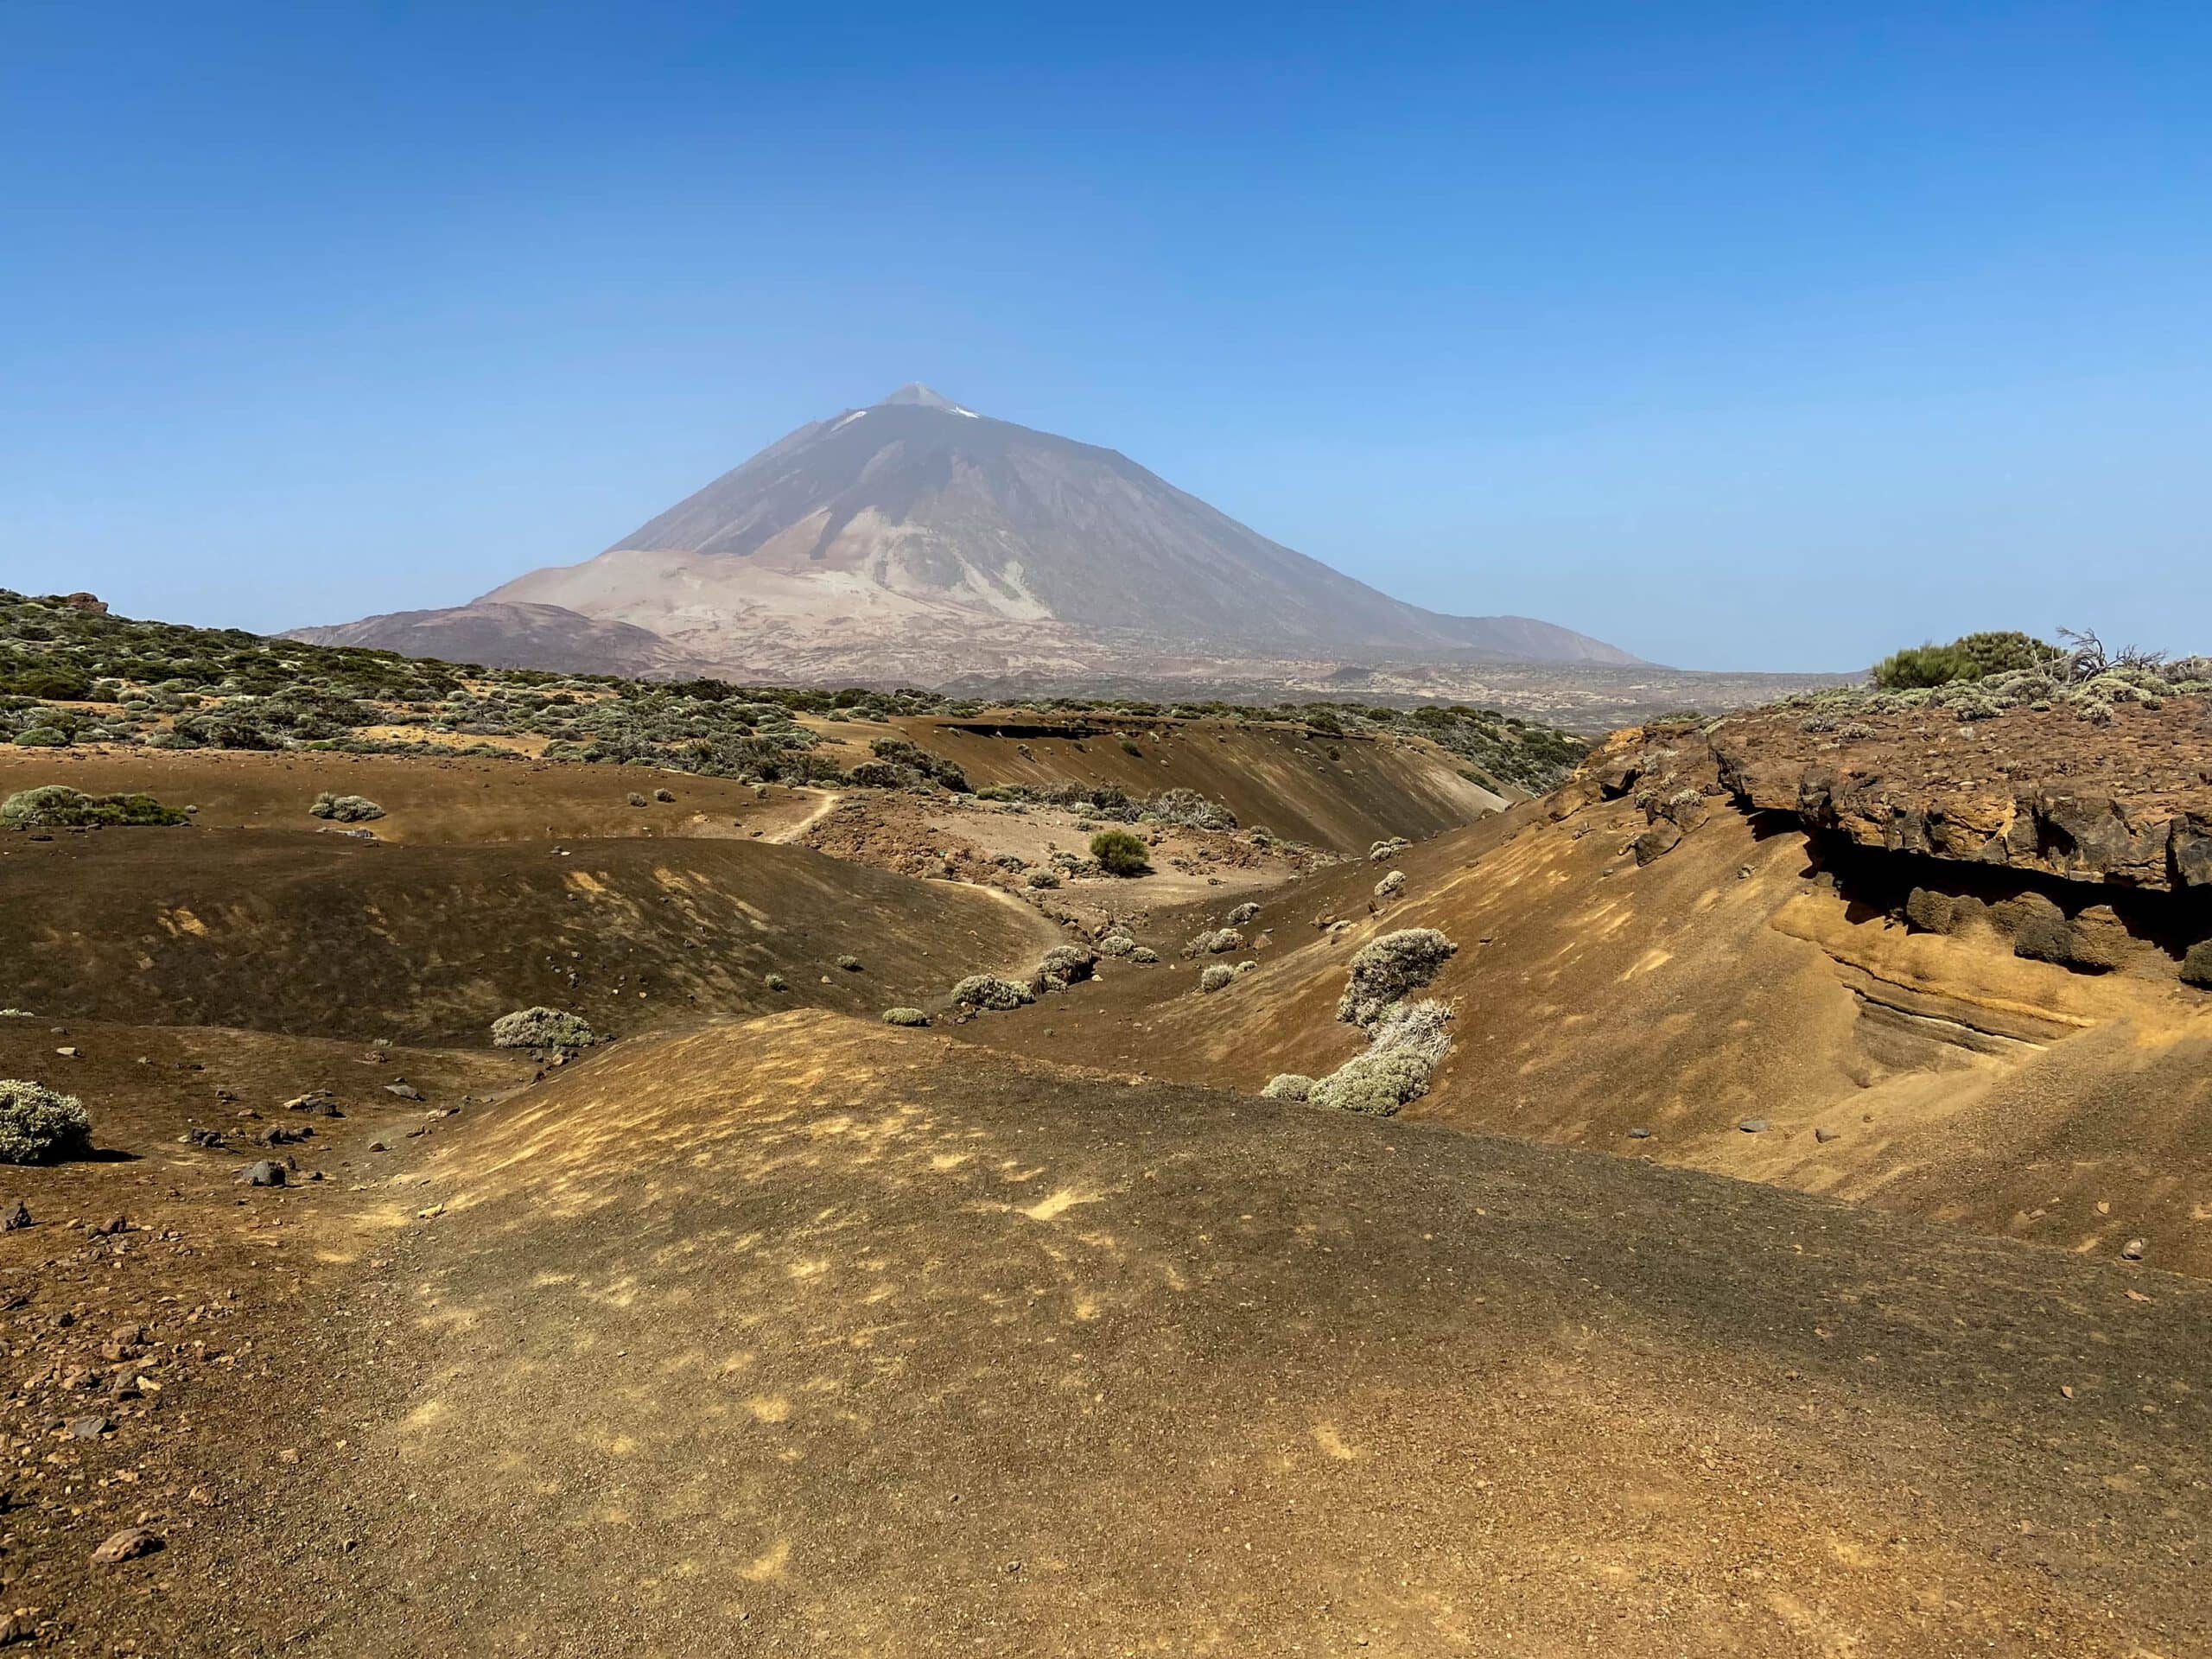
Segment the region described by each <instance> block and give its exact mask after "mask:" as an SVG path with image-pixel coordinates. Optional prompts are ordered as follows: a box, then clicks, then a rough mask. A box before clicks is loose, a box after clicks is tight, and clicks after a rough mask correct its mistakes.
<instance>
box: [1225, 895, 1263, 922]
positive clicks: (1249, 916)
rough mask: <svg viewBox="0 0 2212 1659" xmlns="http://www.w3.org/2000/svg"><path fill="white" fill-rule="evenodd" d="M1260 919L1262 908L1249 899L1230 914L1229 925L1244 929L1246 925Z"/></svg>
mask: <svg viewBox="0 0 2212 1659" xmlns="http://www.w3.org/2000/svg"><path fill="white" fill-rule="evenodd" d="M1259 919H1260V907H1259V906H1257V905H1255V904H1254V903H1252V902H1251V901H1250V900H1249V899H1247V900H1246V901H1245V902H1244V903H1243V904H1241V905H1239V906H1236V909H1234V910H1232V911H1230V912H1229V925H1230V926H1231V927H1243V926H1245V925H1248V924H1249V923H1252V922H1256V921H1258V920H1259Z"/></svg>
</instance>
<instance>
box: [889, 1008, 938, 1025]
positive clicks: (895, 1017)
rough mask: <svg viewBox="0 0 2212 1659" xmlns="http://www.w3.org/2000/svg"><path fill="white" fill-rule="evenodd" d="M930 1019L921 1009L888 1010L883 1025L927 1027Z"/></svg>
mask: <svg viewBox="0 0 2212 1659" xmlns="http://www.w3.org/2000/svg"><path fill="white" fill-rule="evenodd" d="M929 1022H930V1017H929V1015H927V1014H924V1013H923V1012H922V1011H921V1010H920V1009H919V1008H886V1009H885V1010H884V1011H883V1023H884V1024H885V1025H887V1026H926V1025H927V1024H929Z"/></svg>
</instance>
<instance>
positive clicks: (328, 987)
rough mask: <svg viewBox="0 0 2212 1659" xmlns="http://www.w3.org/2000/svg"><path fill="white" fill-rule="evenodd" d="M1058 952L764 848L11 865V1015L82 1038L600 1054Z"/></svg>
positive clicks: (997, 921) (176, 837) (864, 1003)
mask: <svg viewBox="0 0 2212 1659" xmlns="http://www.w3.org/2000/svg"><path fill="white" fill-rule="evenodd" d="M1058 937H1059V936H1058V932H1057V931H1056V930H1054V929H1052V927H1051V926H1050V925H1049V924H1047V923H1046V922H1045V921H1044V920H1043V919H1042V918H1039V917H1038V916H1037V915H1035V914H1034V913H1033V912H1031V911H1029V910H1027V908H1025V907H1023V906H1019V905H1014V904H1007V903H1003V902H1001V901H999V900H998V899H996V898H995V897H994V896H993V895H990V894H987V893H984V892H983V891H982V890H981V889H978V888H969V887H955V886H952V885H950V884H947V883H942V882H926V883H925V882H918V881H910V880H905V879H903V878H901V877H899V876H894V875H889V874H884V873H882V872H880V871H877V870H872V869H868V868H864V867H861V866H859V865H851V864H841V863H838V862H837V861H834V860H831V859H828V858H824V857H823V856H821V855H819V854H816V853H811V852H809V851H807V850H805V849H803V848H798V847H789V846H779V845H771V844H767V843H766V842H752V841H745V842H732V841H702V840H683V841H665V842H655V841H646V840H626V841H601V842H582V843H579V844H578V845H576V846H575V848H573V849H571V850H570V854H569V855H568V856H562V855H558V854H556V851H555V849H553V848H552V847H551V846H550V845H549V844H545V843H534V844H533V843H518V844H513V845H495V846H476V847H470V846H435V845H428V846H393V845H383V844H365V843H362V842H354V841H350V840H346V839H344V838H342V837H335V836H330V837H318V836H306V835H298V836H295V835H289V834H283V833H281V832H274V831H271V832H265V833H259V834H256V833H251V832H219V831H218V832H203V831H199V830H194V829H173V830H138V831H130V830H124V831H113V832H110V833H107V834H104V835H96V836H81V835H74V836H73V835H64V836H61V837H60V839H58V840H56V841H54V842H50V843H44V844H41V843H36V842H25V843H23V844H22V845H21V846H20V847H19V848H17V849H11V850H10V855H9V856H7V857H6V858H4V859H0V984H4V986H5V987H6V990H5V992H4V995H5V998H6V999H7V1000H8V1001H11V1002H13V1003H14V1004H16V1006H19V1007H32V1008H35V1009H37V1010H38V1012H39V1013H40V1014H45V1015H60V1016H66V1017H70V1018H99V1019H109V1020H132V1021H137V1022H142V1023H161V1024H177V1025H226V1026H239V1027H249V1028H252V1029H257V1030H264V1031H278V1032H296V1033H305V1034H310V1035H318V1036H321V1035H332V1036H347V1037H353V1038H357V1039H369V1038H375V1037H389V1038H392V1039H396V1040H402V1041H416V1042H441V1041H454V1042H462V1043H477V1042H480V1041H482V1040H483V1038H484V1032H485V1028H486V1026H487V1025H488V1024H489V1022H490V1021H491V1020H493V1019H495V1018H497V1017H498V1016H499V1015H500V1014H505V1013H507V1012H508V1011H509V1010H511V1009H513V1008H516V1007H524V1006H526V1005H531V1004H536V1003H544V1004H548V1005H550V1006H553V1007H566V1008H573V1009H575V1011H577V1012H579V1013H581V1014H584V1015H585V1017H586V1018H587V1019H588V1020H590V1021H591V1022H592V1024H593V1025H594V1027H596V1028H598V1029H600V1030H601V1031H602V1032H607V1033H623V1032H628V1031H635V1030H638V1029H640V1028H642V1027H648V1026H651V1025H653V1024H657V1023H660V1022H664V1021H666V1020H671V1019H684V1018H690V1017H693V1016H695V1015H696V1014H702V1013H710V1012H711V1013H763V1012H766V1011H768V1010H770V1009H772V1008H776V1007H785V1006H788V1005H789V1004H790V1003H791V1002H792V1001H806V1002H810V1003H819V1004H823V1005H826V1006H828V1007H836V1008H842V1009H846V1010H849V1011H852V1012H855V1013H867V1014H874V1013H876V1012H878V1011H880V1009H881V1008H883V1007H885V1006H887V1004H890V1003H893V1002H899V1001H916V1000H918V999H920V998H922V997H925V996H929V995H936V994H938V992H940V991H942V990H943V989H944V988H945V987H947V986H948V985H950V983H951V982H953V981H954V980H956V979H957V978H959V977H960V976H962V975H964V974H968V973H971V972H974V971H976V970H977V969H981V968H986V967H1012V966H1026V965H1027V963H1029V962H1031V961H1033V959H1034V957H1035V956H1036V954H1037V952H1038V951H1039V950H1040V949H1042V948H1043V946H1044V945H1046V944H1051V943H1052V942H1054V941H1055V940H1056V939H1057V938H1058ZM847 955H849V956H853V957H858V958H859V959H860V960H861V963H862V964H863V965H862V969H861V971H859V972H849V971H847V970H845V969H841V968H840V967H839V966H838V965H837V963H838V958H839V957H843V956H847ZM770 973H779V974H781V975H782V976H784V977H785V980H786V981H787V982H788V983H789V986H790V989H789V990H787V991H777V990H774V989H772V988H770V987H769V985H768V984H767V983H766V976H767V975H768V974H770Z"/></svg>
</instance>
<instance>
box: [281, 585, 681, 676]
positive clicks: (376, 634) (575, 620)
mask: <svg viewBox="0 0 2212 1659" xmlns="http://www.w3.org/2000/svg"><path fill="white" fill-rule="evenodd" d="M282 637H283V638H284V639H298V640H301V641H302V642H304V643H305V644H308V645H359V646H364V647H365V648H367V649H369V650H372V651H397V652H404V654H406V655H408V656H410V657H435V658H440V659H441V660H442V661H445V662H448V663H480V664H484V665H485V666H486V667H487V668H549V669H558V670H560V671H563V672H565V673H569V674H621V675H627V676H632V677H640V676H646V675H654V674H678V673H683V672H687V671H696V664H694V663H692V662H691V661H690V659H689V658H686V657H685V655H684V654H683V652H681V651H678V650H677V648H676V647H675V646H673V645H670V644H669V643H668V641H666V640H665V639H662V638H661V637H660V636H659V635H658V634H657V633H653V632H649V631H648V630H646V629H644V628H640V627H634V626H632V625H631V624H629V623H627V622H623V621H619V620H607V619H600V618H594V617H588V616H579V615H577V614H576V613H575V612H574V611H570V610H564V609H563V608H562V607H560V606H558V605H532V604H525V603H505V602H499V601H484V600H479V601H475V602H474V603H473V604H469V605H459V606H453V607H448V608H446V609H444V610H434V611H393V612H391V613H388V614H386V615H383V616H365V617H363V618H362V619H361V620H359V621H358V622H344V623H340V624H338V625H337V626H332V627H317V628H292V629H289V630H288V631H287V632H285V633H284V634H283V636H282Z"/></svg>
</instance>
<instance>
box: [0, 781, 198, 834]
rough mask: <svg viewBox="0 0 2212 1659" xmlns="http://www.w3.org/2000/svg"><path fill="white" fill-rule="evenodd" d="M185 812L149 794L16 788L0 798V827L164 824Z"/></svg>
mask: <svg viewBox="0 0 2212 1659" xmlns="http://www.w3.org/2000/svg"><path fill="white" fill-rule="evenodd" d="M184 821H185V815H184V814H183V813H182V812H181V811H179V810H177V809H176V808H175V807H173V806H164V805H162V803H161V802H159V801H157V800H156V799H155V798H153V797H152V796H151V795H145V794H138V795H87V794H86V793H85V792H84V791H82V790H80V789H71V788H70V787H68V786H67V785H66V784H45V785H41V786H40V787H38V788H36V789H23V790H18V791H16V793H14V794H13V795H10V797H9V798H7V799H6V800H5V801H0V828H5V829H79V828H81V827H83V826H85V825H87V824H95V823H99V824H123V825H133V826H135V825H166V824H177V823H183V822H184Z"/></svg>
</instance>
